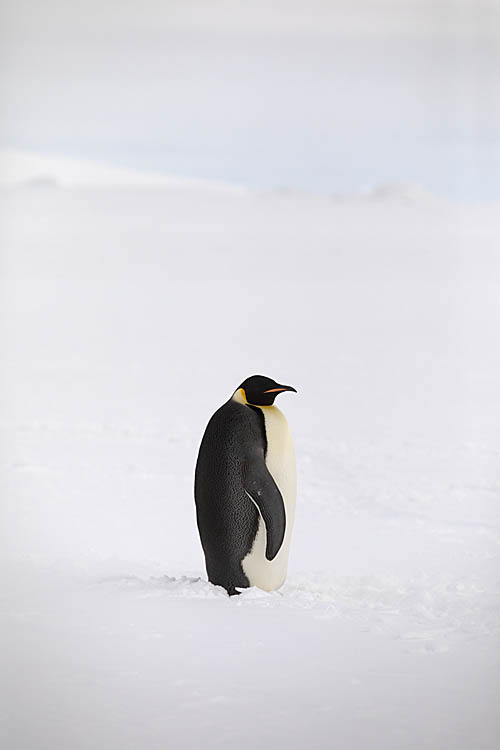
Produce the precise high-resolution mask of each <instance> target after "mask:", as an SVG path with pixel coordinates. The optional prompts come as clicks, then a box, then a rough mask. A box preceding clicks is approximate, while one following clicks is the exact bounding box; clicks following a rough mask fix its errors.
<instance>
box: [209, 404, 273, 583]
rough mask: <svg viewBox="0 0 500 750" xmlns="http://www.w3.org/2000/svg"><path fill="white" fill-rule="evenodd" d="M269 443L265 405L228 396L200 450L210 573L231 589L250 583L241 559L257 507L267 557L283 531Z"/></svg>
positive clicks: (256, 518) (247, 549) (247, 546)
mask: <svg viewBox="0 0 500 750" xmlns="http://www.w3.org/2000/svg"><path fill="white" fill-rule="evenodd" d="M266 447H267V443H266V433H265V426H264V416H263V414H262V411H261V410H260V409H259V408H255V407H252V406H247V405H245V404H241V403H239V402H237V401H233V400H230V401H228V402H227V403H225V404H224V405H223V406H221V408H220V409H218V410H217V411H216V412H215V414H214V415H213V417H212V418H211V420H210V421H209V423H208V425H207V428H206V430H205V434H204V436H203V440H202V442H201V446H200V451H199V454H198V461H197V463H196V472H195V501H196V516H197V522H198V530H199V532H200V538H201V543H202V546H203V551H204V553H205V561H206V567H207V574H208V578H209V580H210V581H211V582H212V583H214V584H217V585H220V586H224V588H225V589H226V590H227V591H228V592H229V593H230V594H235V593H238V592H237V591H236V587H239V588H245V587H247V586H249V581H248V579H247V577H246V575H245V573H244V571H243V568H242V565H241V561H242V560H243V558H244V557H245V556H246V555H247V554H248V552H250V550H251V548H252V544H253V541H254V539H255V536H256V534H257V530H258V523H259V511H260V513H261V515H262V517H263V520H264V522H265V525H266V531H267V547H266V557H267V558H268V559H269V560H271V559H273V558H274V557H275V556H276V554H277V553H278V551H279V548H280V547H281V544H282V542H283V537H284V534H285V510H284V504H283V498H282V497H281V493H280V491H279V489H278V487H277V486H276V483H275V482H274V479H273V478H272V476H271V474H270V473H269V470H268V469H267V466H266V464H265V455H266ZM247 493H248V494H247ZM249 495H250V496H251V497H249ZM252 500H253V502H252ZM256 505H257V506H258V508H259V510H257V507H256Z"/></svg>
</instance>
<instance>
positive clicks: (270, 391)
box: [264, 388, 288, 393]
mask: <svg viewBox="0 0 500 750" xmlns="http://www.w3.org/2000/svg"><path fill="white" fill-rule="evenodd" d="M287 390H288V388H269V390H268V391H264V393H278V391H287Z"/></svg>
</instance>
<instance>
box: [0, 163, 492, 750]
mask: <svg viewBox="0 0 500 750" xmlns="http://www.w3.org/2000/svg"><path fill="white" fill-rule="evenodd" d="M49 161H50V160H49ZM49 161H47V164H48V167H49V169H47V170H46V174H47V175H51V176H55V177H56V178H57V179H58V181H59V182H60V183H61V184H63V183H64V181H63V180H61V178H60V175H62V174H66V172H65V170H66V169H68V170H69V167H64V168H61V169H60V165H56V164H53V163H52V164H51V163H49ZM56 167H57V169H56ZM98 172H99V170H97V171H95V170H94V178H95V180H96V185H95V187H87V188H80V189H67V190H51V189H42V188H40V189H37V190H31V189H4V190H3V191H1V193H0V202H1V215H2V219H1V223H0V235H1V242H2V258H1V263H2V273H3V275H2V281H1V298H0V306H1V314H0V350H1V351H2V353H3V367H2V373H1V376H0V378H1V380H0V400H1V404H0V407H1V415H2V418H1V438H0V440H1V444H0V448H1V454H0V464H1V465H0V469H1V474H0V482H1V487H0V491H1V496H2V516H3V518H2V526H1V528H2V544H1V550H2V551H1V556H2V607H1V627H2V636H1V637H2V644H3V646H4V651H5V653H4V657H3V660H2V661H3V665H2V682H3V686H4V691H5V692H4V696H3V698H2V708H1V714H2V718H1V722H0V732H1V738H2V746H3V747H6V748H9V750H14V749H16V750H17V748H23V749H24V748H26V749H27V748H29V749H30V750H31V749H32V748H37V750H38V748H42V747H43V748H50V749H51V750H55V749H58V748H65V749H66V748H79V749H82V750H87V749H88V750H96V749H97V748H98V749H100V748H106V750H110V749H111V748H120V749H121V748H131V749H132V748H134V749H137V748H141V750H154V749H156V748H158V749H160V748H162V750H164V748H197V747H204V748H214V749H215V748H235V747H241V748H253V747H255V746H256V745H259V744H263V743H265V744H270V745H272V746H274V747H279V748H282V747H283V748H303V747H311V748H333V747H335V748H342V749H343V748H346V749H347V748H349V750H365V749H366V748H384V750H392V749H394V750H404V749H405V748H409V749H412V750H413V749H414V748H415V749H416V748H418V749H419V750H420V749H421V748H424V747H425V748H433V749H434V748H435V749H436V750H444V749H446V750H448V749H452V748H453V749H455V748H460V749H463V750H469V749H470V748H482V749H484V750H486V749H488V750H489V749H490V748H494V747H496V746H497V738H498V733H499V731H500V720H499V716H498V697H499V696H498V684H499V661H500V650H499V646H500V595H499V590H500V589H499V584H500V512H499V499H500V498H499V495H500V477H499V459H500V440H499V431H500V420H499V418H498V415H499V414H500V389H499V388H498V382H499V377H500V344H499V336H498V322H499V314H500V294H499V291H500V290H499V283H500V279H499V274H498V272H499V265H500V264H499V261H498V247H499V237H500V211H499V210H498V206H475V207H473V206H469V207H464V206H456V205H451V204H448V203H446V202H444V201H439V200H430V199H428V196H424V195H422V194H421V193H420V192H419V191H418V190H414V189H406V188H404V187H403V188H401V190H400V191H398V190H397V189H396V188H394V187H391V188H390V189H389V188H387V189H386V188H381V189H380V190H376V191H374V192H373V193H372V194H369V195H366V196H363V197H360V198H349V199H347V198H346V199H330V198H326V197H318V196H312V195H306V194H296V193H293V192H290V193H283V192H281V193H251V192H243V191H242V192H237V191H236V192H229V191H228V192H221V191H214V190H212V189H209V188H207V187H204V186H199V185H198V186H195V187H192V188H191V189H189V190H186V189H184V188H183V189H180V190H176V189H175V188H172V189H168V190H158V189H154V190H152V189H151V190H150V189H142V190H139V189H132V188H131V189H128V190H115V189H105V188H104V187H103V185H102V183H101V182H100V181H99V179H98V177H99V175H98ZM68 174H69V172H68ZM96 175H97V176H96ZM25 179H26V176H25V174H24V173H23V175H20V177H19V181H20V182H23V181H25ZM71 184H72V185H73V186H74V185H77V184H80V183H78V181H76V182H73V183H71ZM97 188H98V189H97ZM253 373H263V374H267V375H270V376H271V377H274V378H276V379H278V380H282V381H285V382H289V383H291V384H292V385H294V386H295V387H296V388H297V390H298V394H297V395H296V396H295V394H293V395H286V396H282V397H281V400H280V405H281V407H282V408H283V410H284V411H285V413H286V414H287V417H288V420H289V422H290V425H291V429H292V432H293V435H294V438H295V443H296V452H297V460H298V470H299V491H298V505H297V519H296V526H295V530H294V537H293V540H292V550H291V556H290V573H289V578H288V581H287V583H286V584H285V586H284V587H283V588H282V590H280V591H279V592H274V593H264V592H261V591H259V590H256V589H250V590H248V591H246V592H245V593H244V594H243V595H242V596H240V597H235V598H232V599H229V598H228V597H227V596H226V594H225V592H224V591H223V590H221V589H219V588H216V587H214V586H211V585H210V584H208V583H207V582H206V580H205V572H204V567H203V557H202V554H201V548H200V545H199V541H198V536H197V530H196V525H195V514H194V502H193V497H192V484H193V469H194V463H195V460H196V452H197V449H198V445H199V441H200V439H201V435H202V432H203V430H204V427H205V425H206V422H207V420H208V418H209V417H210V415H211V413H212V412H213V411H214V410H215V408H216V407H217V406H218V405H219V404H220V403H222V402H223V401H224V400H225V399H226V398H227V397H228V396H229V394H230V393H231V392H232V390H233V389H234V387H235V386H236V385H237V384H238V383H239V382H241V380H243V379H244V378H245V377H246V376H248V375H250V374H253Z"/></svg>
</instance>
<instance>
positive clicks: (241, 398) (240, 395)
mask: <svg viewBox="0 0 500 750" xmlns="http://www.w3.org/2000/svg"><path fill="white" fill-rule="evenodd" d="M233 399H234V401H238V402H239V403H240V404H248V401H247V394H246V393H245V389H244V388H238V390H237V391H235V392H234V396H233Z"/></svg>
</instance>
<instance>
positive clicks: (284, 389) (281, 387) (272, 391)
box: [264, 385, 297, 393]
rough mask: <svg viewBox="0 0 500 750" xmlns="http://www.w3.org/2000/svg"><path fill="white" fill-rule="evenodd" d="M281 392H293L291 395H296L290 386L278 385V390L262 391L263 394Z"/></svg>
mask: <svg viewBox="0 0 500 750" xmlns="http://www.w3.org/2000/svg"><path fill="white" fill-rule="evenodd" d="M282 391H293V393H297V391H296V390H295V388H292V386H291V385H280V386H279V388H269V390H268V391H264V393H281V392H282Z"/></svg>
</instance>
